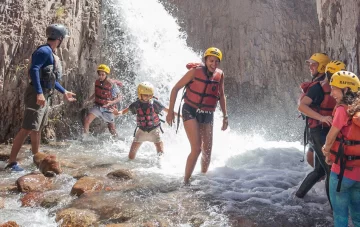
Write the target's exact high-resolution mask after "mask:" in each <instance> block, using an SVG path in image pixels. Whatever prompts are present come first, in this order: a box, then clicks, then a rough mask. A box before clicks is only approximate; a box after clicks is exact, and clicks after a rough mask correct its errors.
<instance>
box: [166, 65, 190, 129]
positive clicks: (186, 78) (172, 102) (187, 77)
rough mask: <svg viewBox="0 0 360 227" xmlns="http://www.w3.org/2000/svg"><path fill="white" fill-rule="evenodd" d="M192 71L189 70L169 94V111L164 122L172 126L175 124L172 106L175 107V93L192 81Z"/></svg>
mask: <svg viewBox="0 0 360 227" xmlns="http://www.w3.org/2000/svg"><path fill="white" fill-rule="evenodd" d="M194 71H195V70H194V69H191V70H189V71H188V72H187V73H186V74H185V75H184V76H183V77H182V78H181V79H180V80H179V81H178V82H177V83H176V84H175V86H174V87H173V89H172V90H171V94H170V103H169V109H168V111H167V113H168V114H167V116H166V122H167V123H168V124H169V125H170V126H172V123H175V121H174V119H175V116H174V106H175V101H176V97H177V93H178V92H179V90H180V89H181V88H183V87H184V86H186V85H187V84H188V83H189V82H190V81H192V80H193V79H194Z"/></svg>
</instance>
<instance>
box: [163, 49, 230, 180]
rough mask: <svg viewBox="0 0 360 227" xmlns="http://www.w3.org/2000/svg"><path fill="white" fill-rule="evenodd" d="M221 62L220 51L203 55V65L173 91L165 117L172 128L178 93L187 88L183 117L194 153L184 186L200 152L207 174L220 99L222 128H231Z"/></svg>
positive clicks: (203, 170)
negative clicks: (215, 114)
mask: <svg viewBox="0 0 360 227" xmlns="http://www.w3.org/2000/svg"><path fill="white" fill-rule="evenodd" d="M221 60H222V53H221V51H220V50H219V49H218V48H216V47H210V48H208V49H207V50H206V51H205V53H204V65H196V64H195V65H194V67H193V68H191V69H190V70H189V71H188V72H187V73H186V74H185V75H184V76H183V77H182V78H181V79H180V80H179V81H178V82H177V83H176V84H175V86H174V87H173V89H172V90H171V95H170V104H169V112H168V114H167V116H166V121H167V123H168V124H169V125H170V126H171V125H172V124H173V123H174V119H175V118H174V117H175V116H174V115H175V113H174V105H175V100H176V96H177V93H178V91H179V90H180V89H181V88H183V87H185V88H186V90H185V93H184V102H185V103H184V105H183V108H182V118H183V121H184V127H185V131H186V134H187V137H188V139H189V142H190V146H191V152H190V154H189V156H188V158H187V162H186V167H185V177H184V183H185V184H189V181H190V177H191V175H192V173H193V171H194V168H195V165H196V162H197V160H198V157H199V155H200V153H202V158H201V172H202V173H206V172H207V171H208V168H209V165H210V160H211V151H212V141H213V121H214V111H215V109H216V106H217V102H218V100H220V107H221V110H222V112H223V124H222V127H221V129H222V130H226V129H227V127H228V115H227V109H226V98H225V93H224V73H223V71H222V70H220V69H219V68H218V66H219V63H220V61H221Z"/></svg>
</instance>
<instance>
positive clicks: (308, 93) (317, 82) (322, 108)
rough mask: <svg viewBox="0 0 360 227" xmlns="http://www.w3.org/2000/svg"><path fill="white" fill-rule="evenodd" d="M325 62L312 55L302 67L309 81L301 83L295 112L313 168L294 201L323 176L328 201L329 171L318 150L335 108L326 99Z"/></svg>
mask: <svg viewBox="0 0 360 227" xmlns="http://www.w3.org/2000/svg"><path fill="white" fill-rule="evenodd" d="M329 62H330V58H329V57H328V56H327V55H326V54H323V53H315V54H313V55H312V56H311V57H310V59H309V60H306V63H308V64H309V70H310V73H311V76H312V81H311V82H305V83H306V87H304V86H301V87H302V88H303V91H304V93H303V94H302V97H301V98H300V102H299V105H298V110H299V111H300V112H301V113H302V114H303V115H304V116H305V117H304V118H305V120H306V125H305V132H304V136H305V138H304V142H305V145H306V144H307V143H308V142H309V143H310V144H311V147H312V148H313V150H314V152H315V163H314V165H315V167H314V170H313V171H312V172H310V173H309V174H308V175H307V176H306V177H305V179H304V180H303V182H302V183H301V185H300V187H299V188H298V190H297V191H296V194H295V195H296V196H297V197H298V198H303V197H304V196H305V195H306V194H307V192H308V191H309V190H310V189H311V188H312V187H313V186H314V185H315V184H316V183H317V182H318V181H319V180H321V178H322V177H324V176H325V175H326V181H325V184H326V193H327V196H328V198H329V187H328V186H329V173H330V168H329V165H327V164H326V162H325V157H324V155H323V154H322V152H321V147H322V145H323V144H324V143H325V138H326V135H327V133H328V132H329V129H330V126H331V123H332V117H331V114H332V111H333V109H334V107H335V104H336V101H335V99H334V98H333V97H331V96H330V91H331V88H330V85H329V83H328V82H327V80H325V79H326V74H325V68H326V65H327V64H328V63H329ZM305 83H303V84H305ZM329 201H330V200H329Z"/></svg>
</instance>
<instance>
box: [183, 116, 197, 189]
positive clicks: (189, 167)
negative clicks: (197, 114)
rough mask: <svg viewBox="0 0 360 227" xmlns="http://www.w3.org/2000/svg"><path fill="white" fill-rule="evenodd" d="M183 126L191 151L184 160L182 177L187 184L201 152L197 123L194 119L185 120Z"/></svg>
mask: <svg viewBox="0 0 360 227" xmlns="http://www.w3.org/2000/svg"><path fill="white" fill-rule="evenodd" d="M184 127H185V131H186V135H187V137H188V139H189V142H190V146H191V153H190V154H189V156H188V158H187V161H186V167H185V177H184V183H185V184H188V183H189V179H190V177H191V174H192V172H193V171H194V168H195V165H196V162H197V159H198V157H199V154H200V152H201V139H200V130H199V123H198V122H197V121H196V120H195V119H191V120H187V121H185V122H184Z"/></svg>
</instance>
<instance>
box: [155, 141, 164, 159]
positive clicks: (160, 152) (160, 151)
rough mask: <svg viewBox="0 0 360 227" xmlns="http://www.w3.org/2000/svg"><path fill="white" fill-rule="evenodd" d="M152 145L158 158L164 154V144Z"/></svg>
mask: <svg viewBox="0 0 360 227" xmlns="http://www.w3.org/2000/svg"><path fill="white" fill-rule="evenodd" d="M154 144H155V147H156V151H157V154H158V155H159V156H161V155H163V154H164V144H163V142H159V143H154Z"/></svg>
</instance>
